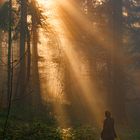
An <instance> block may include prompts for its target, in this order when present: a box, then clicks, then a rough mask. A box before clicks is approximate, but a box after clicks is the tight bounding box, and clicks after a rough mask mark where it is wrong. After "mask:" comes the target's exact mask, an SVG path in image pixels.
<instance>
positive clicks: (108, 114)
mask: <svg viewBox="0 0 140 140" xmlns="http://www.w3.org/2000/svg"><path fill="white" fill-rule="evenodd" d="M105 117H106V118H110V117H111V113H110V112H109V111H108V110H107V111H105Z"/></svg>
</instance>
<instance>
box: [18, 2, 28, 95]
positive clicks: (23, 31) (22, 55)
mask: <svg viewBox="0 0 140 140" xmlns="http://www.w3.org/2000/svg"><path fill="white" fill-rule="evenodd" d="M26 28H27V0H21V17H20V58H21V62H20V74H19V79H20V81H19V82H20V85H19V94H20V95H21V94H24V92H25V90H26V89H25V83H26V59H25V58H26V55H25V47H26V37H27V32H26V31H27V29H26Z"/></svg>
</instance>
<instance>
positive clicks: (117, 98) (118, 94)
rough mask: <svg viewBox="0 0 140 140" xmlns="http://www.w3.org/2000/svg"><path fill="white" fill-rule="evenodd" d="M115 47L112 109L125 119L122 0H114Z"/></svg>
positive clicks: (113, 49)
mask: <svg viewBox="0 0 140 140" xmlns="http://www.w3.org/2000/svg"><path fill="white" fill-rule="evenodd" d="M112 6H113V35H112V36H113V39H112V40H113V45H114V46H113V48H112V70H113V86H112V89H113V91H112V92H113V93H112V97H113V99H112V109H113V112H114V114H115V115H116V117H117V118H119V120H122V121H124V120H125V119H126V118H125V117H126V112H125V84H124V83H125V72H124V69H123V64H122V60H120V57H121V56H120V55H121V52H120V50H123V48H122V47H123V43H122V38H123V36H122V33H123V31H122V29H123V21H122V20H123V19H122V0H117V1H116V0H113V1H112Z"/></svg>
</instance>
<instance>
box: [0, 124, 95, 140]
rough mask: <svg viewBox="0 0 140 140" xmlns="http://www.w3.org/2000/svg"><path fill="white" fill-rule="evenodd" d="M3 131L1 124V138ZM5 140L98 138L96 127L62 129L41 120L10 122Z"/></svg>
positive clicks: (83, 139)
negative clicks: (40, 121)
mask: <svg viewBox="0 0 140 140" xmlns="http://www.w3.org/2000/svg"><path fill="white" fill-rule="evenodd" d="M2 133H3V129H2V125H1V128H0V139H2ZM5 140H96V134H95V129H94V128H92V127H87V126H83V127H77V128H66V129H62V128H60V127H55V126H48V125H46V124H44V123H39V122H34V123H16V124H15V122H10V124H9V125H8V129H7V133H6V138H5Z"/></svg>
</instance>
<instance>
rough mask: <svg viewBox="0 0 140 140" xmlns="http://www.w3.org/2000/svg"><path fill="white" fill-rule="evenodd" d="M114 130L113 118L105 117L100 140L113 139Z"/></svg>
mask: <svg viewBox="0 0 140 140" xmlns="http://www.w3.org/2000/svg"><path fill="white" fill-rule="evenodd" d="M116 137H117V136H116V132H115V129H114V119H113V118H111V117H110V118H106V119H105V120H104V124H103V130H102V132H101V138H102V140H114V139H115V138H116Z"/></svg>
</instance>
